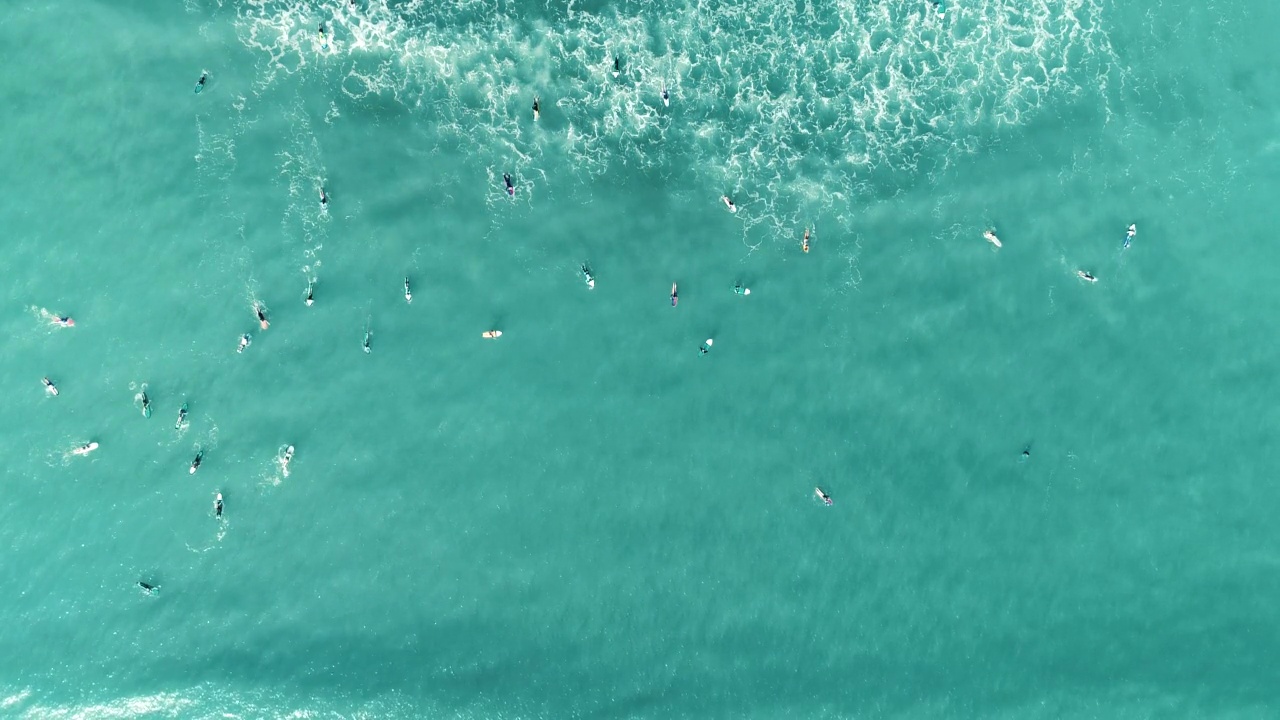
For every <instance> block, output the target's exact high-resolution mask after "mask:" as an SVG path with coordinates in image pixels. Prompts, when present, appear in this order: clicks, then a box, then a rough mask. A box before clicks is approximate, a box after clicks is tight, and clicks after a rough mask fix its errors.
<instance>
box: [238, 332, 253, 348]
mask: <svg viewBox="0 0 1280 720" xmlns="http://www.w3.org/2000/svg"><path fill="white" fill-rule="evenodd" d="M251 342H253V339H252V338H250V337H249V335H248V333H246V334H244V335H241V336H240V347H238V348H236V352H238V353H242V352H244V349H245V348H247V347H249V343H251Z"/></svg>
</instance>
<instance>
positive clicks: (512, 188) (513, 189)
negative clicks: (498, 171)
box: [502, 173, 516, 197]
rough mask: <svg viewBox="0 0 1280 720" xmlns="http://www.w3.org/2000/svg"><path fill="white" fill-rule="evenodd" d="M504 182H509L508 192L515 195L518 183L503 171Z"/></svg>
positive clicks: (512, 195)
mask: <svg viewBox="0 0 1280 720" xmlns="http://www.w3.org/2000/svg"><path fill="white" fill-rule="evenodd" d="M502 182H504V183H506V184H507V194H508V195H510V196H511V197H515V196H516V185H515V183H513V182H511V176H510V175H508V174H506V173H502Z"/></svg>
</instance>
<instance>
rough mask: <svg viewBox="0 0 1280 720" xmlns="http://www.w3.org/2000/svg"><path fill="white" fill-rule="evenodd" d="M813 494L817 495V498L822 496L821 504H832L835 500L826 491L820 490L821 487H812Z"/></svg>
mask: <svg viewBox="0 0 1280 720" xmlns="http://www.w3.org/2000/svg"><path fill="white" fill-rule="evenodd" d="M813 494H814V495H817V496H818V497H819V498H822V504H823V505H834V504H835V501H834V500H832V499H831V496H830V495H828V494H826V493H824V492H822V488H814V489H813Z"/></svg>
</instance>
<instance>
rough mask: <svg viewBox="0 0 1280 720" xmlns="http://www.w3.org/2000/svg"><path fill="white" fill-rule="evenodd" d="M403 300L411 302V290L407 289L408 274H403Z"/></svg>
mask: <svg viewBox="0 0 1280 720" xmlns="http://www.w3.org/2000/svg"><path fill="white" fill-rule="evenodd" d="M404 301H405V302H407V303H411V302H413V292H412V291H410V290H409V276H408V275H405V276H404Z"/></svg>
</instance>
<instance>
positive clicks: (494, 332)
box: [480, 330, 502, 340]
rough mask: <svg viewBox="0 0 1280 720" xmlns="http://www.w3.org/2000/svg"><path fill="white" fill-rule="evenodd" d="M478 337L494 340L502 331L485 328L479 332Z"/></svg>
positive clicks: (500, 335)
mask: <svg viewBox="0 0 1280 720" xmlns="http://www.w3.org/2000/svg"><path fill="white" fill-rule="evenodd" d="M480 337H482V338H484V339H485V340H496V339H497V338H500V337H502V331H501V330H485V331H484V332H482V333H480Z"/></svg>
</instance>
